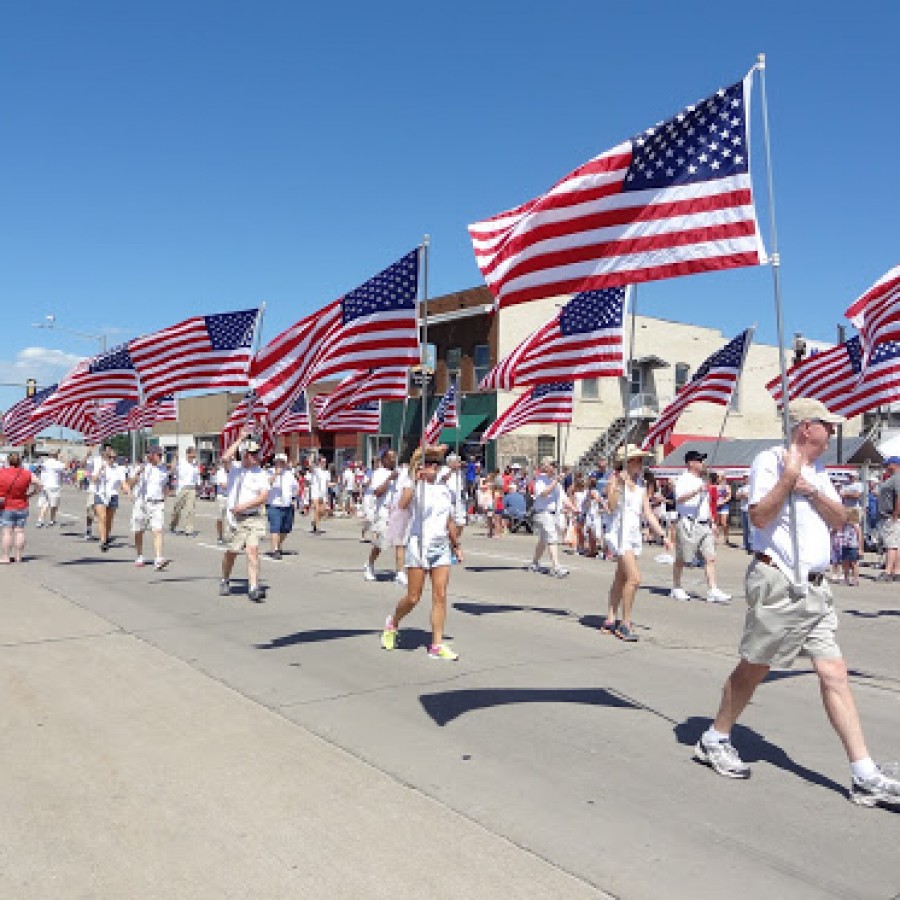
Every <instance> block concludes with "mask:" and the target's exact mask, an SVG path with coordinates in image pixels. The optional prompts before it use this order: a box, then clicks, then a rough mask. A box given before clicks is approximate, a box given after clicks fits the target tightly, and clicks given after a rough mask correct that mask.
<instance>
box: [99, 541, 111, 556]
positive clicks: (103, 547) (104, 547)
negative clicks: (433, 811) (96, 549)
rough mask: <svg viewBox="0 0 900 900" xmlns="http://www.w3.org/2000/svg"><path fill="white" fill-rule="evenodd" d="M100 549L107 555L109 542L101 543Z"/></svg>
mask: <svg viewBox="0 0 900 900" xmlns="http://www.w3.org/2000/svg"><path fill="white" fill-rule="evenodd" d="M100 549H101V550H102V551H103V552H104V553H106V551H107V550H109V541H101V542H100Z"/></svg>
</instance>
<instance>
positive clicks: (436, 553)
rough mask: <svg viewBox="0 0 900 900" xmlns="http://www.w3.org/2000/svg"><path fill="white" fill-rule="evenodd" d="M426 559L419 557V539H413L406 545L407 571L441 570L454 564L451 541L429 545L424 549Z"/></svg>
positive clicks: (405, 563)
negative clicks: (442, 567)
mask: <svg viewBox="0 0 900 900" xmlns="http://www.w3.org/2000/svg"><path fill="white" fill-rule="evenodd" d="M424 551H425V552H424V554H423V556H424V559H423V558H422V556H420V555H419V539H418V538H417V537H411V538H410V539H409V543H408V544H407V545H406V560H405V562H404V565H405V566H406V568H407V569H439V568H440V567H441V566H449V565H451V564H452V562H453V558H452V556H451V553H450V541H449V540H445V541H440V542H435V543H432V544H428V545H426V546H425V547H424Z"/></svg>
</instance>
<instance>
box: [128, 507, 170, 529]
mask: <svg viewBox="0 0 900 900" xmlns="http://www.w3.org/2000/svg"><path fill="white" fill-rule="evenodd" d="M165 508H166V505H165V503H163V502H162V501H159V502H152V501H150V500H143V501H141V500H135V502H134V507H133V508H132V510H131V530H132V531H133V532H135V533H137V532H138V531H148V530H149V531H162V530H163V514H164V513H165Z"/></svg>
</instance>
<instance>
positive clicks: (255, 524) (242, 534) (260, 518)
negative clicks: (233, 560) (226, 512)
mask: <svg viewBox="0 0 900 900" xmlns="http://www.w3.org/2000/svg"><path fill="white" fill-rule="evenodd" d="M267 533H268V532H267V528H266V517H265V516H264V515H256V516H244V517H243V518H236V519H235V524H234V525H233V526H232V528H231V534H230V535H229V538H228V552H229V553H240V552H241V551H242V550H244V549H246V548H247V547H258V546H259V545H260V542H261V541H265V539H266V534H267Z"/></svg>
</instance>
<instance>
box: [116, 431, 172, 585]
mask: <svg viewBox="0 0 900 900" xmlns="http://www.w3.org/2000/svg"><path fill="white" fill-rule="evenodd" d="M168 483H169V470H168V468H167V467H166V466H164V465H163V464H162V449H161V448H160V447H157V446H152V447H149V448H148V449H147V458H146V460H145V461H144V462H143V463H141V464H139V465H136V466H134V467H133V468H132V471H131V473H130V474H129V476H128V477H127V478H126V480H125V486H126V488H127V489H128V490H129V491H130V493H131V496H132V497H133V498H134V507H133V508H132V511H131V531H132V533H133V535H134V549H135V552H136V554H137V556H136V557H135V560H134V564H135V566H137V567H138V568H142V567H143V566H144V565H145V562H144V532H145V531H147V530H148V529H149V530H150V531H151V532H152V534H153V551H154V559H153V568H154V569H155V570H156V571H157V572H161V571H162V570H163V569H165V568H166V567H167V566H168V565H169V562H170V560H168V559H166V557H165V556H164V555H163V519H164V518H165V503H166V487H167V486H168Z"/></svg>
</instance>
